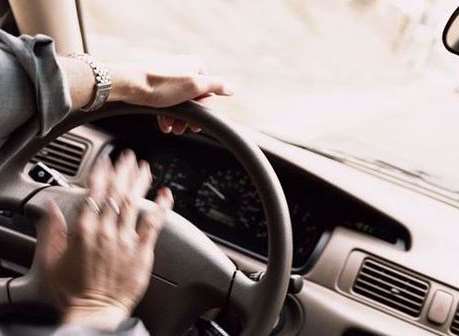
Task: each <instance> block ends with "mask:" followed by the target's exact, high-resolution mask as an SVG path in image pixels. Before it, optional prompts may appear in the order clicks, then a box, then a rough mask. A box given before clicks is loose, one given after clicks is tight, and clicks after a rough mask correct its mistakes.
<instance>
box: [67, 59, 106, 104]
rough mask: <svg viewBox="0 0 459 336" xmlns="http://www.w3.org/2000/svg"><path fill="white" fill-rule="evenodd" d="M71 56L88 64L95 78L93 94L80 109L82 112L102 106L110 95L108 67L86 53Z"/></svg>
mask: <svg viewBox="0 0 459 336" xmlns="http://www.w3.org/2000/svg"><path fill="white" fill-rule="evenodd" d="M69 56H70V57H72V58H76V59H79V60H81V61H83V62H85V63H86V64H88V65H89V66H90V67H91V69H92V72H93V73H94V77H95V80H96V85H95V87H94V96H93V98H92V100H91V102H90V103H89V104H87V105H86V106H84V107H82V108H81V110H82V111H84V112H92V111H95V110H97V109H99V108H101V107H102V105H104V104H105V102H106V101H107V99H108V96H110V91H111V90H112V77H111V75H110V72H109V71H108V69H107V68H106V67H105V66H103V65H102V64H100V63H99V62H97V61H96V60H95V59H94V58H93V57H92V56H90V55H88V54H71V55H69Z"/></svg>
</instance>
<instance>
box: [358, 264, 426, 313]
mask: <svg viewBox="0 0 459 336" xmlns="http://www.w3.org/2000/svg"><path fill="white" fill-rule="evenodd" d="M353 291H354V292H355V293H357V294H360V295H362V296H364V297H366V298H368V299H370V300H372V301H375V302H378V303H380V304H383V305H385V306H388V307H390V308H392V309H395V310H398V311H400V312H402V313H405V314H407V315H409V316H412V317H418V316H419V315H420V314H421V311H422V307H423V305H424V302H425V299H426V297H427V293H428V291H429V283H428V282H427V281H424V280H420V279H418V278H416V277H414V276H411V275H409V274H407V273H405V272H401V271H398V270H396V269H395V268H392V267H390V266H387V265H385V264H383V263H380V262H378V261H376V260H373V259H365V260H364V261H363V263H362V266H361V268H360V271H359V274H358V275H357V278H356V280H355V282H354V286H353Z"/></svg>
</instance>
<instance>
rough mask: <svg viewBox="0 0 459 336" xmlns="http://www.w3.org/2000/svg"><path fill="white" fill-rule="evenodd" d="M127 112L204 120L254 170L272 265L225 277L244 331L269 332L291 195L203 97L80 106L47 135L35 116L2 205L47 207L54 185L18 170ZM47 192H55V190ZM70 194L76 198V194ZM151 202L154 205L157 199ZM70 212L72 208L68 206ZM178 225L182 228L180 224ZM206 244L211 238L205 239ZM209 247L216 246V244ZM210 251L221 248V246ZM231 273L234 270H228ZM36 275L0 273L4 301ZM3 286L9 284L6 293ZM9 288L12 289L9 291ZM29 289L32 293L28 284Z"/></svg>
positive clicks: (7, 170)
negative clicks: (62, 141) (259, 272)
mask: <svg viewBox="0 0 459 336" xmlns="http://www.w3.org/2000/svg"><path fill="white" fill-rule="evenodd" d="M127 114H148V115H166V116H169V117H173V118H180V119H183V120H185V121H187V122H190V123H193V124H197V125H200V126H201V127H202V128H203V129H205V130H206V132H207V133H208V134H210V135H211V136H213V137H214V138H216V139H217V140H218V141H219V142H220V143H221V144H222V145H223V146H225V147H226V148H227V149H228V150H229V151H230V152H232V154H233V155H234V156H235V157H236V158H237V159H238V161H239V162H240V163H241V164H242V166H243V167H244V168H245V169H246V171H247V172H248V174H249V176H250V178H251V180H252V182H253V184H254V186H255V188H256V189H257V192H258V193H259V196H260V199H261V203H262V204H263V208H264V212H265V216H266V219H267V228H268V242H269V244H268V261H267V268H266V272H265V274H264V277H263V278H262V279H261V280H260V281H259V282H254V281H252V280H250V279H249V278H248V277H246V276H245V275H244V274H243V273H242V272H241V271H239V270H237V269H234V270H232V269H231V268H230V266H225V267H226V269H225V270H224V271H222V274H225V275H224V276H222V277H225V280H224V281H228V279H226V277H229V276H231V279H230V286H229V288H228V290H227V298H228V300H229V302H228V303H229V304H230V305H231V306H234V307H236V308H237V310H238V311H240V312H241V313H242V315H243V317H244V319H245V321H246V323H245V325H244V330H243V332H242V335H268V334H269V333H270V332H271V331H272V328H273V326H274V324H275V322H276V320H277V318H278V315H279V313H280V310H281V308H282V306H283V303H284V300H285V296H286V294H287V288H288V281H289V277H290V273H291V263H292V232H291V223H290V216H289V210H288V205H287V201H286V199H285V195H284V193H283V190H282V187H281V184H280V182H279V180H278V178H277V176H276V174H275V172H274V170H273V168H272V167H271V165H270V163H269V161H268V160H267V158H266V157H265V155H264V154H263V153H262V151H261V150H260V149H259V148H258V146H256V145H255V144H253V143H252V142H250V141H249V140H247V139H246V138H245V137H243V136H242V135H241V134H239V133H238V132H237V131H236V129H235V128H234V127H232V126H231V123H230V122H229V121H226V120H224V119H223V118H222V117H221V116H217V115H216V114H215V113H211V112H210V111H209V110H208V109H207V108H206V107H204V106H202V105H200V104H198V103H195V102H188V103H184V104H181V105H178V106H174V107H171V108H164V109H154V108H147V107H141V106H132V105H127V104H124V103H115V104H108V105H107V106H106V107H104V108H103V109H102V110H100V111H98V112H97V113H83V112H78V113H74V114H72V115H70V116H69V117H68V118H67V119H66V120H64V121H63V122H62V123H60V124H59V125H57V126H56V127H55V128H54V129H53V130H52V131H51V132H50V133H49V134H48V135H47V136H46V137H43V138H39V137H37V136H36V134H37V133H38V132H37V131H38V124H37V123H36V121H30V122H29V123H28V124H26V125H24V126H23V127H22V128H21V129H19V130H18V131H17V132H16V134H14V135H13V136H12V137H11V138H10V139H9V141H8V142H7V144H5V147H4V149H2V151H1V153H0V162H1V163H0V185H1V186H3V188H2V191H0V205H1V206H5V207H8V208H13V209H16V210H26V211H27V210H28V209H29V210H30V209H32V210H34V211H36V210H37V209H38V210H40V209H43V204H42V203H43V197H40V196H41V194H42V193H43V190H44V189H46V190H48V189H49V188H46V187H45V188H44V186H43V185H42V184H38V183H34V182H32V181H28V180H27V179H26V178H25V177H24V176H23V175H22V174H21V173H18V172H20V171H21V170H22V169H23V167H24V166H25V164H26V163H27V162H28V160H29V159H30V157H32V155H33V154H35V153H36V152H37V151H38V150H39V149H40V148H42V147H43V146H44V145H45V144H47V143H49V142H50V141H52V140H53V139H55V138H57V137H58V136H60V135H61V134H63V133H65V132H67V131H69V130H70V129H72V128H74V127H76V126H80V125H82V124H86V123H88V122H91V121H95V120H98V119H103V118H107V117H114V116H121V115H127ZM56 189H59V190H58V191H57V193H58V194H59V192H62V189H63V188H56ZM49 191H51V193H52V192H56V190H48V191H47V192H49ZM43 194H45V193H43ZM74 194H76V195H74V196H75V198H76V199H77V198H78V199H80V200H81V197H83V194H82V193H81V192H76V193H74ZM37 195H38V196H37ZM46 196H47V197H49V194H46ZM66 197H69V198H71V197H70V196H66ZM72 197H73V196H72ZM145 206H151V204H146V205H145ZM64 214H66V213H65V212H64ZM178 217H180V216H178ZM178 217H177V215H173V218H174V221H177V222H179V221H181V219H179V218H178ZM166 227H167V226H166ZM174 228H175V229H178V228H177V227H174ZM180 230H186V228H185V226H181V228H180ZM175 234H179V235H180V234H181V233H178V232H176V233H175ZM190 234H191V236H193V235H194V236H198V234H197V233H196V232H191V233H190ZM161 235H162V234H161ZM191 236H190V237H191ZM188 238H189V237H188ZM188 238H187V239H188ZM160 239H161V236H160ZM189 239H194V238H189ZM200 239H203V238H202V237H201V238H200ZM202 243H204V240H203V241H202ZM204 244H208V243H207V242H205V243H204ZM206 246H207V245H206ZM193 248H194V247H193ZM207 248H209V249H210V250H212V247H210V245H209V246H207V247H206V249H207ZM210 250H209V251H210ZM159 251H161V249H159ZM206 251H207V250H206ZM212 251H213V250H212ZM205 253H214V254H215V253H216V252H215V251H213V252H205ZM223 263H225V262H223ZM155 267H156V265H155ZM32 270H33V266H32ZM227 273H228V274H229V273H232V274H231V275H227ZM34 277H36V275H34V274H33V272H32V271H31V272H29V273H28V274H27V275H26V276H25V277H24V278H23V279H19V280H17V279H16V280H13V281H11V280H7V279H0V302H1V300H2V297H3V298H5V297H6V298H7V299H8V300H9V301H11V292H12V291H13V289H14V288H19V289H21V291H22V290H23V289H24V288H25V287H26V285H28V284H30V283H31V282H33V281H32V280H31V279H33V278H34ZM225 284H226V282H225ZM14 286H16V287H14ZM2 289H3V290H4V291H3V294H2ZM5 292H6V294H7V295H5V294H4V293H5ZM23 292H24V293H27V290H25V291H23ZM18 297H21V295H19V296H18ZM160 332H161V331H160Z"/></svg>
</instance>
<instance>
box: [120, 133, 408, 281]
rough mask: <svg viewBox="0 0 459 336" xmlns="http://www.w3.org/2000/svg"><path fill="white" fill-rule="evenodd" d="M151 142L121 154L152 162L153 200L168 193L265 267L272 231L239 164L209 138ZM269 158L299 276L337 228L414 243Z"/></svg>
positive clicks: (182, 210) (215, 235) (201, 224)
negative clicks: (281, 193)
mask: <svg viewBox="0 0 459 336" xmlns="http://www.w3.org/2000/svg"><path fill="white" fill-rule="evenodd" d="M150 134H151V133H150ZM148 137H149V138H146V137H144V136H140V135H139V139H137V141H134V142H132V138H131V139H130V142H129V143H120V144H119V145H118V146H117V149H118V151H119V150H122V149H123V148H124V147H131V148H133V149H134V150H135V151H136V152H137V154H138V155H139V157H141V158H143V159H145V160H147V161H149V162H150V164H151V167H152V171H153V174H154V182H153V184H152V187H151V189H150V192H149V197H150V198H153V197H154V195H155V194H156V191H157V190H158V188H160V187H161V186H167V187H169V188H170V189H171V190H172V192H173V194H174V198H175V206H174V210H175V211H176V212H178V213H179V214H181V215H182V216H184V217H186V218H187V219H188V220H190V221H191V222H192V223H194V224H195V225H196V226H197V227H198V228H200V229H201V230H203V231H205V232H206V233H207V234H208V235H209V236H210V237H211V238H212V239H214V240H216V241H217V242H218V243H220V244H223V245H226V246H228V247H231V248H234V249H236V250H240V251H241V252H244V253H246V254H249V255H251V256H252V257H255V258H258V259H260V260H264V259H265V257H266V255H267V230H266V223H265V218H264V214H263V209H262V204H261V203H260V200H259V198H258V196H257V192H256V190H255V188H254V187H253V186H252V184H251V181H250V178H249V176H248V174H247V173H246V172H245V171H244V169H243V168H242V167H241V165H240V164H239V163H238V162H237V161H236V159H235V158H234V157H233V156H232V155H231V154H230V153H229V152H228V151H227V150H225V149H224V148H222V147H221V146H219V145H218V144H217V143H215V142H214V141H213V140H212V139H209V138H207V137H204V136H195V135H191V136H181V137H177V136H162V135H159V136H158V135H148ZM116 152H117V151H116ZM116 152H115V153H114V155H115V156H116ZM268 159H269V160H270V162H271V164H272V165H273V168H274V170H275V171H276V173H277V175H278V177H279V179H280V182H281V184H282V186H283V188H284V192H285V194H286V197H287V201H288V204H289V208H290V215H291V219H292V231H293V238H294V258H293V268H294V270H295V271H296V272H300V273H304V272H306V271H308V269H309V267H310V266H312V263H313V261H314V260H315V258H316V257H317V256H318V254H319V253H320V250H321V249H322V248H323V247H324V246H325V244H326V242H327V237H328V236H329V234H330V232H331V231H332V230H333V229H334V227H336V226H344V227H348V228H351V229H353V230H357V231H359V232H362V233H364V234H368V235H372V236H374V237H377V238H379V239H383V240H385V241H387V242H389V243H392V244H399V246H401V247H402V248H403V247H404V245H406V244H409V242H408V241H407V240H408V239H406V238H407V237H406V235H405V233H404V232H403V229H402V228H401V226H400V225H399V224H398V223H396V222H394V221H393V220H391V219H390V218H388V217H386V216H384V215H382V214H380V213H379V212H377V211H375V210H373V209H371V208H369V207H368V206H367V205H365V204H363V203H360V202H358V201H356V200H354V199H353V198H351V197H350V196H348V195H347V194H345V193H344V192H341V191H339V190H337V189H336V188H334V187H333V186H331V185H329V184H326V183H324V182H323V181H321V180H318V179H317V178H315V177H312V176H310V175H308V174H307V173H306V172H304V171H303V170H301V169H299V168H297V167H295V166H292V165H290V164H288V163H286V162H284V161H283V160H282V159H280V158H276V157H274V156H270V155H269V154H268Z"/></svg>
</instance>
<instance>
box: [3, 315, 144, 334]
mask: <svg viewBox="0 0 459 336" xmlns="http://www.w3.org/2000/svg"><path fill="white" fill-rule="evenodd" d="M115 335H116V336H149V335H150V334H149V332H148V331H147V330H146V329H145V326H144V325H143V323H142V322H141V321H140V320H139V319H136V318H130V319H128V320H126V321H125V322H124V323H122V324H121V325H120V327H119V328H118V329H117V330H115V331H113V332H108V331H100V330H96V329H91V328H87V327H80V326H77V325H64V326H61V327H58V328H49V327H35V326H20V325H10V326H7V327H5V326H2V327H0V336H115Z"/></svg>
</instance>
